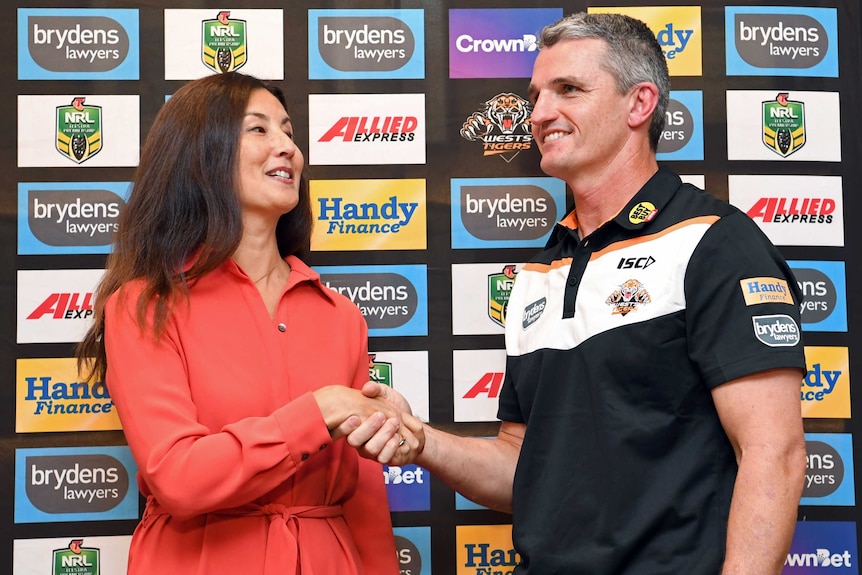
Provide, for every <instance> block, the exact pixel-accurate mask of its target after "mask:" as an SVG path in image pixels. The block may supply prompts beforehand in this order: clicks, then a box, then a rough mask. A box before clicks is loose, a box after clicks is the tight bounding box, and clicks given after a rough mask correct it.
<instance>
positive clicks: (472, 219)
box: [450, 178, 566, 249]
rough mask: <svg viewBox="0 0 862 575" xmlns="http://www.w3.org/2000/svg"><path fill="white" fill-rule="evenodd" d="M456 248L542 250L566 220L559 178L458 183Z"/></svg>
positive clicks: (461, 180)
mask: <svg viewBox="0 0 862 575" xmlns="http://www.w3.org/2000/svg"><path fill="white" fill-rule="evenodd" d="M450 190H451V202H450V205H451V210H452V212H451V213H452V248H453V249H466V248H485V249H494V248H541V247H543V246H544V245H545V243H546V242H547V241H548V238H549V237H550V235H551V232H552V231H553V229H554V224H556V223H557V222H558V221H560V220H561V219H563V217H564V216H565V215H566V184H565V182H563V181H562V180H559V179H557V178H452V180H451V183H450Z"/></svg>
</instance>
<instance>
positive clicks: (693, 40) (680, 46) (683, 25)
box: [587, 6, 703, 76]
mask: <svg viewBox="0 0 862 575" xmlns="http://www.w3.org/2000/svg"><path fill="white" fill-rule="evenodd" d="M587 11H588V12H590V13H617V14H626V15H627V16H631V17H632V18H637V19H638V20H642V21H643V22H644V23H645V24H646V25H647V26H649V28H650V30H652V31H653V32H654V33H655V36H656V39H657V40H658V43H659V44H660V45H661V48H662V50H663V51H664V55H665V57H666V58H667V69H668V72H669V73H670V75H671V76H701V75H702V74H703V29H702V28H701V24H700V6H601V7H590V8H587Z"/></svg>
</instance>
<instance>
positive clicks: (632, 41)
mask: <svg viewBox="0 0 862 575" xmlns="http://www.w3.org/2000/svg"><path fill="white" fill-rule="evenodd" d="M583 38H597V39H599V40H604V41H605V44H606V46H607V49H606V54H605V58H604V59H603V61H602V62H600V65H601V66H602V68H604V69H605V70H607V71H608V72H609V73H610V74H611V75H612V76H613V77H614V78H615V79H616V83H617V90H618V91H619V92H620V94H625V93H626V92H628V91H629V90H630V89H631V88H632V87H633V86H635V85H636V84H639V83H640V82H651V83H653V84H655V85H656V87H657V88H658V96H659V97H658V105H657V106H656V109H655V111H654V112H653V117H652V121H651V122H650V129H649V137H650V146H651V147H652V149H653V150H655V149H656V147H657V146H658V142H659V139H660V138H661V133H662V130H664V123H665V113H666V112H667V106H668V100H669V98H670V79H669V77H668V71H667V60H666V59H665V56H664V52H662V49H661V46H659V43H658V40H656V37H655V34H653V32H652V30H650V29H649V27H648V26H647V25H646V24H644V23H643V22H641V21H640V20H637V19H636V18H632V17H630V16H626V15H623V14H599V13H597V14H588V13H586V12H578V13H576V14H572V15H570V16H566V17H564V18H562V19H560V20H558V21H557V22H555V23H553V24H549V25H548V26H545V27H544V28H543V29H542V31H541V32H540V35H539V48H540V49H541V48H544V47H550V46H553V45H554V44H556V43H558V42H563V41H566V40H578V39H583Z"/></svg>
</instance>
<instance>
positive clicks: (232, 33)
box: [201, 10, 247, 74]
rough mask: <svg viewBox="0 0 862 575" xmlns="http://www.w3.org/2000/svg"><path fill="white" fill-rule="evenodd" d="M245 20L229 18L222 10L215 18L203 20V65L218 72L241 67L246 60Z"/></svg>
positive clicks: (227, 12) (231, 70)
mask: <svg viewBox="0 0 862 575" xmlns="http://www.w3.org/2000/svg"><path fill="white" fill-rule="evenodd" d="M245 36H246V28H245V20H231V19H230V12H229V11H226V10H223V11H221V12H219V13H218V16H217V17H216V19H215V20H204V21H203V41H202V44H203V46H202V55H201V57H202V58H203V62H204V65H205V66H206V67H207V68H209V69H210V70H213V71H215V72H217V73H219V74H223V73H225V72H233V71H234V70H238V69H239V68H242V66H243V64H245V62H246V58H247V52H246V38H245Z"/></svg>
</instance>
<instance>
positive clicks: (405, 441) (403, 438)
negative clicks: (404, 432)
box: [398, 436, 407, 447]
mask: <svg viewBox="0 0 862 575" xmlns="http://www.w3.org/2000/svg"><path fill="white" fill-rule="evenodd" d="M400 437H401V441H399V442H398V447H401V446H402V445H404V444H405V443H407V438H406V437H403V436H400Z"/></svg>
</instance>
